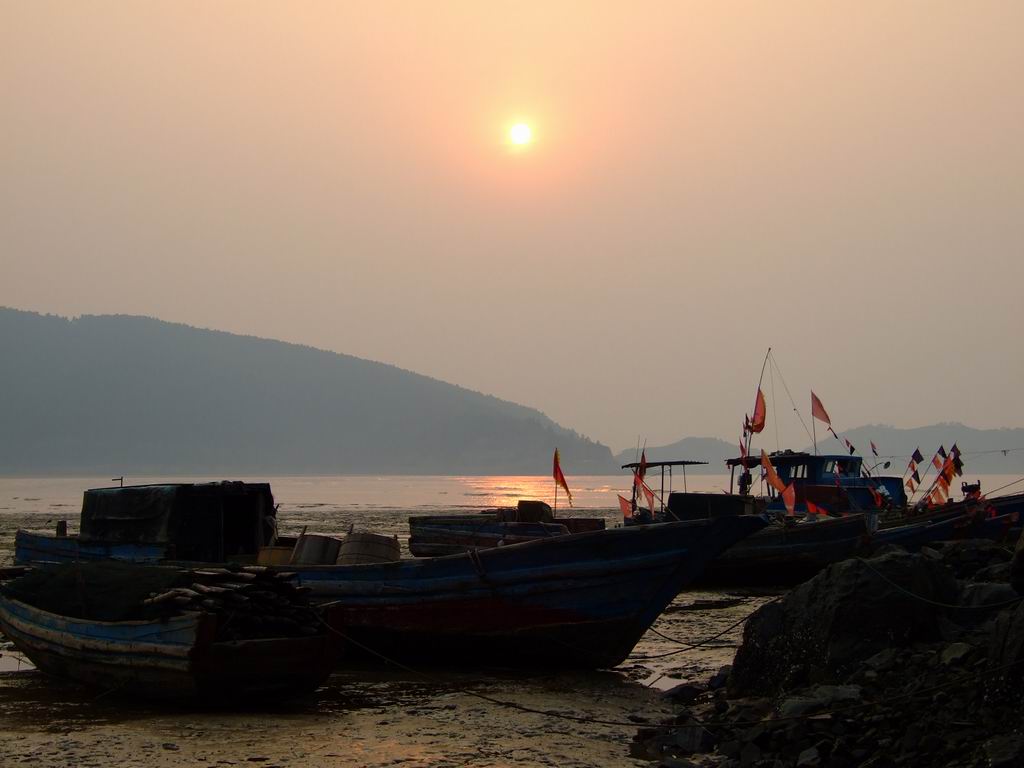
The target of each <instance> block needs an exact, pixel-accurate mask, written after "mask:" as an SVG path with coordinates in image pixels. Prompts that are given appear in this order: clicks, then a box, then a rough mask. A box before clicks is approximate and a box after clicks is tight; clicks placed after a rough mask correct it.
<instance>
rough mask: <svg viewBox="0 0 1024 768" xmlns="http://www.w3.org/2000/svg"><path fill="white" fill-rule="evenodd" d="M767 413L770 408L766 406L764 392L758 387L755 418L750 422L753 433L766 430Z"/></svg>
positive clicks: (755, 399)
mask: <svg viewBox="0 0 1024 768" xmlns="http://www.w3.org/2000/svg"><path fill="white" fill-rule="evenodd" d="M767 413H768V406H767V405H766V404H765V401H764V392H762V391H761V388H760V387H758V388H757V397H756V398H754V416H753V418H752V419H751V420H750V431H751V432H760V431H761V430H762V429H764V420H765V416H766V415H767Z"/></svg>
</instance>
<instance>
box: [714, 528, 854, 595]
mask: <svg viewBox="0 0 1024 768" xmlns="http://www.w3.org/2000/svg"><path fill="white" fill-rule="evenodd" d="M869 523H870V521H869V519H868V518H867V516H865V515H848V516H847V517H833V518H826V519H823V520H802V521H796V520H786V519H785V518H783V519H782V520H780V521H778V522H776V523H774V524H772V525H770V526H769V527H767V528H765V529H764V530H763V531H759V532H758V533H755V534H754V535H753V536H750V537H749V538H747V539H744V540H743V541H740V542H738V543H737V544H735V545H734V546H733V547H731V548H730V549H728V550H726V551H725V552H724V553H723V554H722V555H721V556H720V557H718V558H717V559H716V560H714V561H713V562H712V563H710V564H709V565H708V567H707V569H705V571H704V574H703V575H702V576H701V577H700V579H699V580H698V581H699V582H700V583H701V584H705V585H709V584H714V585H760V586H764V585H784V584H794V583H798V582H801V581H805V580H806V579H809V578H810V577H811V576H813V575H814V574H816V573H817V572H818V571H820V570H822V569H823V568H825V567H827V566H829V565H831V564H832V563H838V562H839V561H841V560H845V559H847V558H849V557H853V556H854V555H856V554H857V553H858V551H860V550H861V548H862V547H864V546H865V545H866V544H867V543H868V542H869V541H870V539H871V532H870V529H869Z"/></svg>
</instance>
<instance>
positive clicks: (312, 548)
mask: <svg viewBox="0 0 1024 768" xmlns="http://www.w3.org/2000/svg"><path fill="white" fill-rule="evenodd" d="M340 549H341V540H340V539H335V538H333V537H331V536H321V535H319V534H316V533H304V534H302V535H301V536H299V540H298V541H297V542H296V544H295V551H294V552H292V558H291V565H332V564H333V563H334V561H335V560H337V558H338V551H339V550H340Z"/></svg>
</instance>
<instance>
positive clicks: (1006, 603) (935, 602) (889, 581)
mask: <svg viewBox="0 0 1024 768" xmlns="http://www.w3.org/2000/svg"><path fill="white" fill-rule="evenodd" d="M857 559H858V560H859V561H860V562H861V563H863V564H864V565H866V566H867V567H868V569H869V570H870V571H873V572H874V574H875V575H876V576H878V577H879V578H880V579H882V581H884V582H886V583H887V584H888V585H889V586H890V587H893V588H895V589H897V590H899V591H900V592H902V593H903V594H905V595H908V596H910V597H912V598H914V599H915V600H920V601H921V602H922V603H927V604H928V605H934V606H937V607H939V608H954V609H961V608H974V609H980V610H991V609H993V608H1006V607H1008V606H1011V605H1016V604H1017V603H1019V602H1020V601H1021V600H1024V598H1022V597H1015V598H1013V599H1012V600H1004V601H1003V602H1000V603H989V604H987V605H954V604H952V603H942V602H939V601H938V600H932V599H931V598H928V597H924V596H923V595H919V594H917V593H915V592H911V591H910V590H909V589H905V588H903V587H901V586H900V585H899V584H897V583H896V582H895V581H893V580H892V579H890V578H889V577H888V576H886V575H885V574H884V573H882V572H881V571H880V570H878V569H877V568H875V566H873V565H872V564H871V563H870V562H869V561H868V560H864V559H863V558H857Z"/></svg>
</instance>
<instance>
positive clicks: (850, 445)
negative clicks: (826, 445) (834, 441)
mask: <svg viewBox="0 0 1024 768" xmlns="http://www.w3.org/2000/svg"><path fill="white" fill-rule="evenodd" d="M843 442H844V443H846V447H847V448H849V449H850V455H851V456H853V454H855V453H856V452H857V449H856V448H854V447H853V443H851V442H850V441H849V440H847V439H846V438H845V437H844V438H843Z"/></svg>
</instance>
